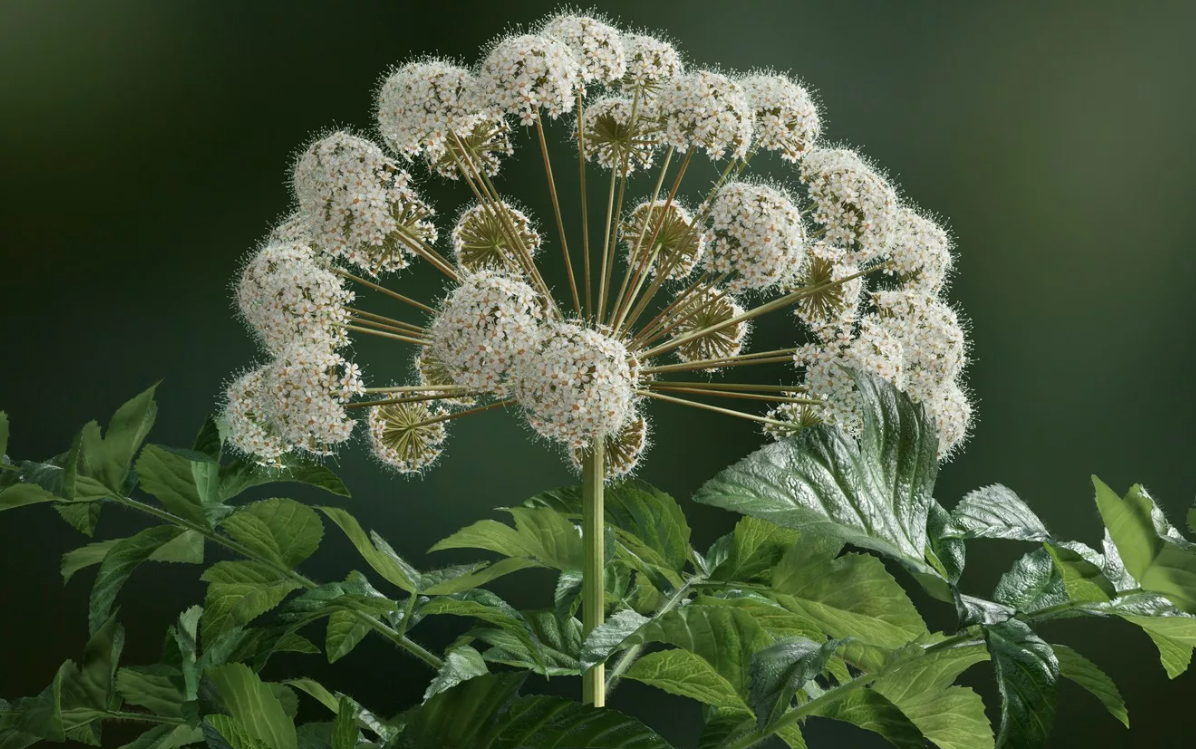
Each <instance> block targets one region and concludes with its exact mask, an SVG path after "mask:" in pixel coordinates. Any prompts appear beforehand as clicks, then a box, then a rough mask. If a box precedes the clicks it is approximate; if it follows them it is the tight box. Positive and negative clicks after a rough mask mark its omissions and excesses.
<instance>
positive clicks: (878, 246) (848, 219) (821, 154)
mask: <svg viewBox="0 0 1196 749" xmlns="http://www.w3.org/2000/svg"><path fill="white" fill-rule="evenodd" d="M801 178H802V181H803V182H805V183H806V185H807V186H808V187H809V188H810V198H811V199H812V200H813V201H814V204H815V206H816V211H815V213H814V220H815V221H817V222H818V223H820V224H823V225H824V226H825V227H826V240H827V241H828V242H831V243H832V244H836V245H839V246H842V247H845V248H848V249H849V251H850V254H849V257H848V259H849V260H850V261H851V262H853V263H857V264H862V263H865V262H867V261H869V260H871V259H872V258H874V257H876V255H878V254H879V253H880V252H882V251H883V250H884V249H885V247H886V246H887V245H888V243H889V239H890V238H891V237H892V236H893V231H894V230H895V229H896V228H897V208H898V205H897V194H896V192H894V190H893V186H892V185H890V184H889V181H888V180H886V179H885V178H884V177H883V176H881V175H880V174H879V173H878V172H877V171H876V170H875V169H873V168H872V167H871V166H869V165H868V163H867V162H865V161H864V160H863V159H862V158H861V157H860V156H859V155H858V154H856V153H855V152H853V151H848V150H846V149H815V150H813V151H811V152H809V153H807V154H806V156H805V157H804V158H802V160H801Z"/></svg>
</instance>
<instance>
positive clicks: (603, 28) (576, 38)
mask: <svg viewBox="0 0 1196 749" xmlns="http://www.w3.org/2000/svg"><path fill="white" fill-rule="evenodd" d="M540 33H541V34H543V35H544V36H547V37H550V38H552V39H557V40H559V41H562V42H564V43H565V44H566V45H567V46H568V47H569V49H570V50H571V51H572V52H573V56H574V58H576V59H577V61H578V62H579V63H580V64H581V78H582V82H583V83H601V84H603V85H609V84H611V83H614V82H615V81H617V80H619V79H620V78H622V77H623V74H624V73H625V72H626V71H627V60H626V58H625V57H624V54H623V43H622V41H621V40H620V38H619V30H618V29H616V28H615V27H614V26H611V25H610V24H607V23H603V22H602V21H600V20H598V19H597V18H594V17H592V16H583V15H576V14H573V13H562V14H560V15H558V16H554V17H553V18H550V19H548V22H547V23H545V24H544V26H543V28H541V29H540Z"/></svg>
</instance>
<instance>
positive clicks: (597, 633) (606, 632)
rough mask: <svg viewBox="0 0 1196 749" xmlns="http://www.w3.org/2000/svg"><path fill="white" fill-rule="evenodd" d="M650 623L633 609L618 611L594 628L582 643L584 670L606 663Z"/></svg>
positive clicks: (582, 664)
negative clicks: (628, 640) (629, 639)
mask: <svg viewBox="0 0 1196 749" xmlns="http://www.w3.org/2000/svg"><path fill="white" fill-rule="evenodd" d="M650 621H651V619H649V618H648V617H646V616H644V615H643V614H640V613H637V612H635V611H632V610H631V609H623V610H622V611H616V612H615V613H614V614H612V615H610V616H608V617H607V618H606V621H604V622H603V623H602V624H599V625H598V626H597V627H594V629H593V630H592V631H591V632H590V634H589V635H587V636H586V639H585V642H583V643H582V646H581V667H582V670H583V671H588V670H590V669H591V668H593V667H594V666H595V665H597V664H599V663H605V662H606V660H607V659H608V658H610V657H611V656H612V655H613V654H614V653H615V652H616V651H618V650H621V649H623V648H624V647H625V645H624V643H626V641H627V639H628V638H629V637H631V636H632V635H633V634H635V633H636V632H638V631H639V629H640V627H643V626H644V625H645V624H647V623H648V622H650ZM628 646H629V645H628Z"/></svg>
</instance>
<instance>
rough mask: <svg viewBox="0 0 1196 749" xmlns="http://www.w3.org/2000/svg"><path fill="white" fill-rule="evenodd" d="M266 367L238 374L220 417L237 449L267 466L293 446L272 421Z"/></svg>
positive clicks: (226, 397)
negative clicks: (264, 383) (267, 392)
mask: <svg viewBox="0 0 1196 749" xmlns="http://www.w3.org/2000/svg"><path fill="white" fill-rule="evenodd" d="M265 369H266V368H265V367H259V368H257V369H253V370H250V371H248V372H246V373H245V374H243V375H241V376H239V377H238V378H237V379H235V380H233V382H232V383H231V384H230V385H229V386H228V389H227V390H226V391H225V402H224V408H223V410H222V411H221V418H222V420H223V422H224V426H225V428H226V429H227V439H228V442H229V444H230V445H232V446H233V447H234V448H235V449H236V450H238V451H240V452H242V453H244V454H245V455H248V456H250V457H252V458H253V459H255V460H256V461H258V462H259V463H261V464H262V465H267V466H276V465H278V464H279V459H280V458H281V457H282V456H283V455H285V454H286V453H288V452H290V451H291V450H292V449H293V446H292V445H291V444H289V443H288V442H287V441H286V440H284V439H283V438H282V437H281V436H280V435H279V434H278V430H277V429H276V428H275V427H274V425H273V414H272V411H271V401H270V400H269V398H267V397H266V390H265V387H264V386H263V384H262V377H263V375H264V374H265Z"/></svg>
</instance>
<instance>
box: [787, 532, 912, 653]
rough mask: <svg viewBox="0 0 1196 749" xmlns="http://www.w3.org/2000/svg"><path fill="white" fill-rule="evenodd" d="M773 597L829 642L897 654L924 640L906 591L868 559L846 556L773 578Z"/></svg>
mask: <svg viewBox="0 0 1196 749" xmlns="http://www.w3.org/2000/svg"><path fill="white" fill-rule="evenodd" d="M773 590H775V591H776V593H775V595H773V596H772V597H773V598H775V599H776V601H777V602H778V603H780V604H781V605H782V606H784V607H785V608H787V609H789V610H790V611H793V612H794V613H797V614H801V615H803V616H806V617H808V618H810V619H813V620H814V621H816V622H818V625H819V626H820V627H821V628H822V630H823V632H825V633H826V634H827V635H829V636H831V637H837V638H848V637H850V638H854V639H857V640H860V641H862V642H865V643H868V644H871V645H880V646H883V647H891V648H896V647H900V646H902V645H904V644H905V643H907V642H909V641H910V640H912V639H914V638H915V637H918V636H919V635H923V634H926V623H925V622H923V621H922V617H921V616H920V615H919V614H918V611H917V609H915V608H914V605H913V603H912V602H910V600H909V597H908V596H906V594H905V590H904V589H902V587H901V585H899V584H898V583H897V581H896V580H894V579H893V576H892V575H890V574H889V573H888V571H887V570H885V567H884V564H883V563H882V562H881V561H880V560H879V559H877V558H876V557H873V556H870V555H867V554H847V555H845V556H842V557H839V558H837V559H831V560H823V561H822V562H818V563H812V564H808V565H805V566H802V567H795V568H787V569H786V570H785V573H784V574H781V570H780V568H778V570H777V572H776V573H775V574H774V575H773Z"/></svg>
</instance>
